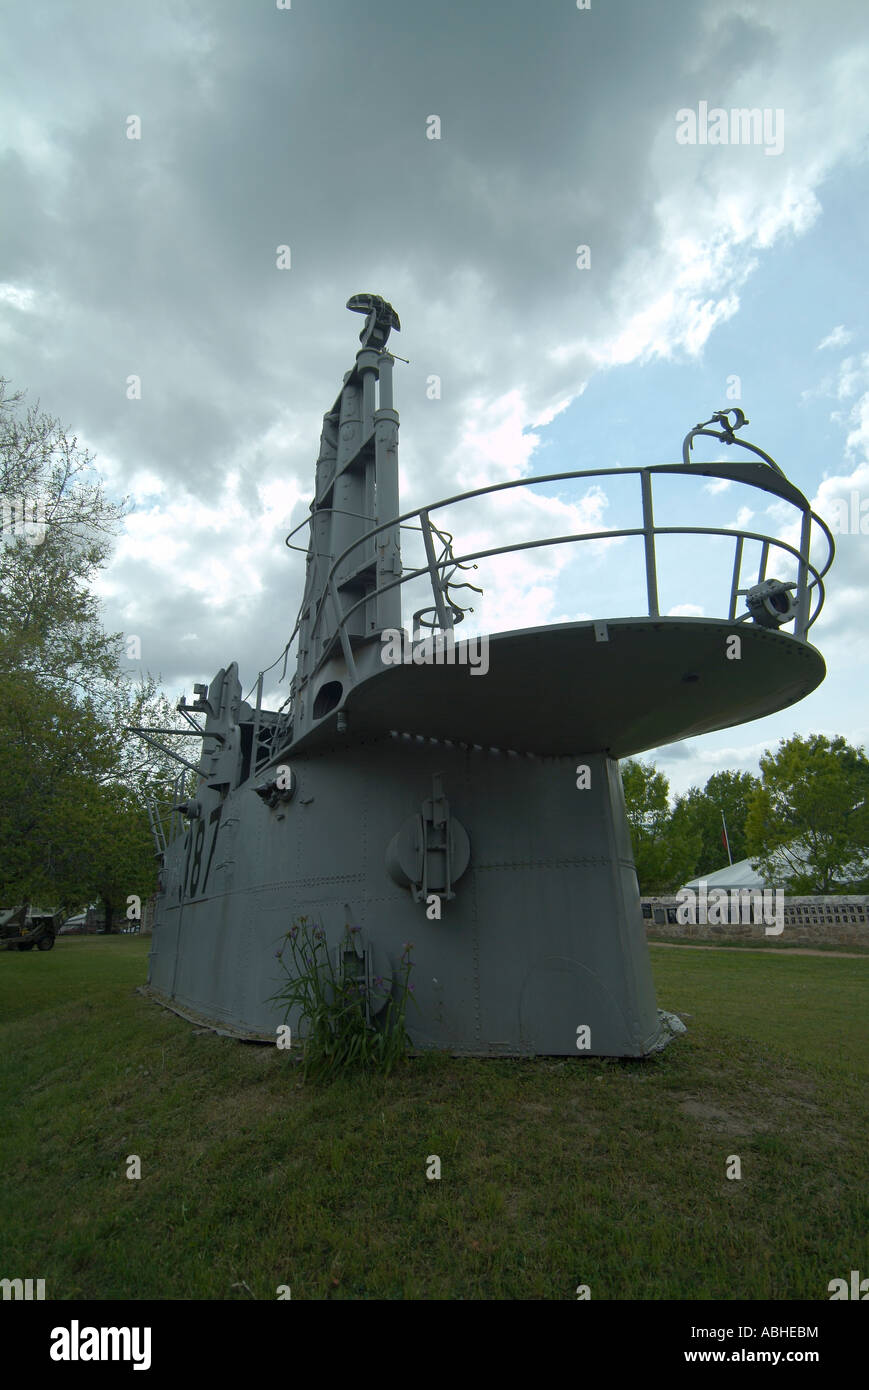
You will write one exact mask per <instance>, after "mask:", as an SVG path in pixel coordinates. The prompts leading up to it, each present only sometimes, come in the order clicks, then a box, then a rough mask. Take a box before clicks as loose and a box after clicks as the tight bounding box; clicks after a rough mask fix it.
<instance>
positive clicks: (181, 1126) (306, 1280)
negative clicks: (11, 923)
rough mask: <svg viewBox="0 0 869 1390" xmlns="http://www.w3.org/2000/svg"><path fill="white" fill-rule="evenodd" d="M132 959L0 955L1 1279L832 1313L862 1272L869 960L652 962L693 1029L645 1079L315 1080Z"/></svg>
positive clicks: (627, 1073)
mask: <svg viewBox="0 0 869 1390" xmlns="http://www.w3.org/2000/svg"><path fill="white" fill-rule="evenodd" d="M148 947H149V941H148V939H137V938H136V937H127V936H119V937H110V938H101V937H80V938H68V939H65V940H64V939H61V940H60V941H58V943H57V945H56V946H55V949H54V950H53V951H51V952H46V953H41V952H36V951H31V952H28V953H17V952H4V953H3V954H2V955H0V1042H2V1053H0V1055H2V1059H3V1060H2V1070H0V1085H2V1115H3V1127H2V1138H0V1152H2V1160H0V1161H2V1174H3V1183H2V1189H0V1193H2V1195H0V1231H2V1255H0V1263H2V1268H0V1277H8V1278H16V1277H17V1278H34V1279H35V1278H44V1279H45V1280H46V1296H47V1297H48V1298H58V1299H73V1298H85V1299H97V1298H109V1299H127V1298H132V1299H135V1298H164V1299H195V1298H205V1299H234V1298H259V1299H274V1298H275V1297H276V1291H277V1288H278V1286H279V1285H283V1284H286V1285H290V1286H291V1289H292V1297H293V1298H294V1299H299V1298H318V1299H322V1298H336V1299H343V1298H386V1299H433V1298H449V1299H495V1298H506V1299H541V1298H547V1299H548V1298H560V1299H573V1298H575V1297H576V1293H575V1290H576V1286H577V1285H579V1284H588V1285H589V1287H590V1291H591V1297H592V1298H593V1299H608V1298H628V1299H695V1298H699V1299H713V1298H722V1299H743V1298H747V1299H758V1298H773V1299H801V1298H805V1299H821V1300H827V1299H828V1298H829V1293H828V1291H827V1285H828V1283H829V1281H830V1280H831V1279H833V1278H838V1277H845V1278H847V1277H848V1272H849V1271H850V1270H851V1269H860V1270H861V1271H862V1272H863V1274H864V1275H865V1274H867V1273H869V1248H867V1240H866V1230H867V1215H869V1211H867V1206H869V1203H867V1162H866V1143H865V1136H866V1121H867V1113H866V1077H867V1071H869V1049H867V1036H866V993H865V986H866V981H867V977H869V962H867V961H865V960H845V959H836V958H834V957H826V958H823V957H805V956H803V957H794V956H790V957H789V956H787V955H785V954H780V955H755V954H747V953H746V954H732V955H731V954H725V953H722V952H704V951H702V950H697V951H672V950H655V949H653V950H652V952H651V954H652V961H653V967H654V971H655V977H656V983H657V989H658V1002H659V1004H660V1005H661V1006H662V1007H665V1008H669V1009H673V1010H677V1011H679V1012H680V1013H683V1014H686V1015H690V1017H688V1018H687V1023H688V1028H689V1032H688V1033H687V1034H686V1035H684V1037H681V1038H679V1039H677V1040H676V1041H675V1042H674V1043H672V1044H671V1046H670V1047H669V1048H668V1049H667V1050H666V1051H665V1052H664V1053H663V1054H661V1055H660V1056H659V1057H657V1058H655V1059H652V1060H650V1061H646V1062H618V1061H602V1060H595V1059H585V1060H583V1059H580V1058H576V1059H574V1058H569V1059H541V1060H537V1061H522V1062H511V1061H505V1060H500V1059H499V1060H493V1061H485V1060H479V1061H477V1060H473V1061H469V1060H460V1059H453V1058H449V1057H442V1056H428V1057H420V1058H415V1059H413V1060H411V1061H410V1062H408V1064H407V1065H406V1066H405V1067H403V1068H402V1069H401V1070H400V1071H399V1073H398V1074H396V1075H393V1076H392V1077H390V1078H389V1079H388V1080H383V1079H381V1078H371V1077H357V1078H353V1079H344V1080H341V1081H339V1082H337V1083H336V1084H335V1085H333V1086H331V1087H327V1088H321V1089H317V1088H314V1087H310V1086H309V1087H303V1086H302V1085H301V1084H300V1081H299V1078H298V1074H297V1071H296V1069H295V1067H294V1065H293V1063H292V1061H291V1060H290V1059H289V1056H288V1054H287V1053H285V1052H279V1051H278V1050H277V1049H276V1048H274V1047H266V1046H256V1045H251V1044H242V1043H237V1042H233V1041H231V1040H230V1039H226V1038H218V1037H215V1036H214V1035H212V1034H210V1033H197V1032H195V1031H194V1029H193V1028H192V1027H191V1026H190V1025H189V1024H187V1023H185V1022H183V1021H182V1020H181V1019H179V1018H177V1017H175V1016H174V1015H172V1014H170V1013H168V1012H166V1011H165V1010H163V1009H160V1008H159V1007H158V1006H157V1005H155V1004H153V1003H151V1002H149V1001H148V1000H146V999H144V998H143V997H142V996H141V995H138V994H136V993H135V992H134V990H135V986H136V985H137V984H140V983H142V982H143V980H144V977H145V969H146V954H147V951H148ZM128 1154H138V1155H139V1156H140V1157H141V1160H142V1177H141V1179H140V1180H138V1181H135V1180H129V1179H128V1178H127V1177H126V1176H125V1173H126V1157H127V1155H128ZM431 1154H437V1155H438V1156H439V1157H440V1159H441V1165H442V1177H441V1179H440V1181H429V1180H427V1179H426V1175H425V1174H426V1160H427V1157H428V1155H431ZM731 1154H737V1155H739V1157H740V1159H741V1164H742V1178H741V1180H740V1181H728V1180H727V1178H726V1177H725V1165H726V1161H727V1158H728V1155H731Z"/></svg>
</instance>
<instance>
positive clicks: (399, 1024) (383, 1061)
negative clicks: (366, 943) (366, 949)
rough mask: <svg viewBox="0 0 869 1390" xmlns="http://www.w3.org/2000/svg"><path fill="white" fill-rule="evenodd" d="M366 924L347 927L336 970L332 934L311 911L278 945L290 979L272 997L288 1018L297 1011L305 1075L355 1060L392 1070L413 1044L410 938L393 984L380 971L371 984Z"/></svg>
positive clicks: (324, 1073) (323, 1074) (326, 1073)
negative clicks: (363, 938)
mask: <svg viewBox="0 0 869 1390" xmlns="http://www.w3.org/2000/svg"><path fill="white" fill-rule="evenodd" d="M360 931H361V928H360V927H351V926H347V927H345V929H344V938H343V940H342V942H341V948H340V951H339V955H340V959H341V965H340V967H339V968H338V969H337V970H336V968H335V965H334V962H333V960H332V957H331V955H330V953H329V948H328V946H327V943H326V933H325V932H324V931H323V928H322V927H319V926H312V925H311V924H310V923H309V922H308V919H307V917H300V918H299V919H298V920H297V921H295V922H294V923H293V925H292V926H291V927H290V930H289V931H288V932H287V933H286V936H285V938H284V944H283V946H282V947H281V949H280V950H279V951H276V952H275V955H276V956H277V957H278V959H279V960H280V962H281V967H282V969H283V970H284V973H285V975H286V977H287V978H286V980H285V981H284V983H283V984H282V986H281V988H280V989H279V990H278V991H277V992H276V993H275V994H273V995H272V996H271V998H272V999H273V1000H275V1001H276V1002H278V1003H280V1004H283V1005H284V1006H285V1012H284V1018H285V1019H288V1018H289V1016H290V1012H291V1011H292V1010H294V1009H295V1010H297V1011H298V1027H299V1034H300V1037H301V1039H302V1044H303V1054H302V1074H303V1076H304V1078H305V1080H308V1078H309V1077H310V1078H312V1079H323V1078H328V1077H332V1076H334V1075H335V1074H336V1073H337V1072H339V1071H345V1070H347V1069H349V1068H351V1067H355V1066H361V1067H366V1068H370V1069H372V1070H375V1071H381V1072H383V1073H384V1075H388V1074H389V1072H390V1071H391V1070H392V1068H393V1067H394V1066H395V1064H396V1062H398V1061H399V1060H400V1059H401V1058H402V1057H404V1055H405V1052H406V1051H407V1048H408V1045H409V1043H410V1038H409V1037H408V1034H407V1030H406V1027H405V1016H406V1013H407V1001H408V997H410V998H412V997H413V985H412V984H411V983H410V972H411V969H412V968H413V963H412V961H411V959H410V952H411V949H412V947H411V945H410V943H408V942H405V945H404V950H403V951H402V956H401V964H400V966H399V969H398V972H397V973H396V976H395V978H394V979H393V981H392V982H391V983H390V986H389V987H387V986H386V984H385V982H384V980H383V978H382V976H380V975H378V976H376V977H375V978H374V980H373V981H371V983H370V984H369V983H368V982H367V980H366V978H365V969H364V960H360V958H359V956H358V955H357V953H356V937H357V935H358V934H359V933H360ZM287 950H289V953H290V957H291V959H290V961H288V960H287V959H286V952H287Z"/></svg>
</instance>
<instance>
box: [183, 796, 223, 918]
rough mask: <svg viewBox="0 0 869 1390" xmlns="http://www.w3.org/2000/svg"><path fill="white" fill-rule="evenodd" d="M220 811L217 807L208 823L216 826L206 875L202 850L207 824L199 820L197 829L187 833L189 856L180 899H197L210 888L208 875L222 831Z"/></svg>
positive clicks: (206, 866) (186, 861)
mask: <svg viewBox="0 0 869 1390" xmlns="http://www.w3.org/2000/svg"><path fill="white" fill-rule="evenodd" d="M220 811H221V808H220V807H219V806H215V808H214V810H213V811H212V812H211V815H210V816H209V817H208V823H209V825H213V826H214V832H213V834H212V836H211V844H210V846H209V849H208V858H207V860H206V861H205V873H204V874H203V873H202V850H203V847H204V845H205V822H204V821H202V820H198V821H197V822H196V829H195V830H188V832H187V854H186V856H185V859H184V877H183V878H182V880H181V886H180V888H179V890H178V897H179V899H181V898H185V897H189V898H197V897H200V896H201V895H203V894H204V893H205V889H206V887H207V886H208V875H209V873H210V872H211V862H212V860H213V859H214V846H215V845H216V844H217V832H218V830H219V829H220ZM200 877H201V879H202V882H201V883H200Z"/></svg>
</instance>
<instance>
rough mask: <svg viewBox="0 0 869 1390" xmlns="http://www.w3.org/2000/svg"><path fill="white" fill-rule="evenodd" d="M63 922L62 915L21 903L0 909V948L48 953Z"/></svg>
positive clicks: (58, 912)
mask: <svg viewBox="0 0 869 1390" xmlns="http://www.w3.org/2000/svg"><path fill="white" fill-rule="evenodd" d="M62 921H63V913H62V912H60V911H57V912H48V911H44V910H42V909H40V908H37V907H30V906H29V904H26V903H22V905H21V906H20V907H11V908H8V909H7V910H6V911H4V910H3V909H0V946H4V947H5V948H6V950H7V951H32V950H33V948H34V946H35V947H36V949H37V950H38V951H50V950H51V948H52V946H53V945H54V938H55V936H56V935H57V931H58V928H59V927H60V924H61V922H62Z"/></svg>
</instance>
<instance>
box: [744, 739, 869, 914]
mask: <svg viewBox="0 0 869 1390" xmlns="http://www.w3.org/2000/svg"><path fill="white" fill-rule="evenodd" d="M760 767H761V774H762V782H761V785H760V787H759V788H758V789H757V790H756V791H755V792H754V794H753V796H752V798H751V802H750V806H749V812H748V817H747V820H746V825H745V833H746V841H747V845H748V851H749V855H750V857H751V859H752V861H753V862H755V863H756V864H757V867H758V869H759V871H760V873H761V875H762V876H763V878H764V881H765V882H766V883H767V884H770V885H772V886H776V885H780V884H781V881H782V877H783V866H784V874H785V875H786V876H787V877H788V879H789V886H790V890H791V892H794V893H836V892H842V891H850V892H865V891H867V883H869V760H867V758H866V755H865V753H864V751H863V749H862V748H855V747H852V746H851V744H849V743H847V742H846V741H845V739H844V738H843V737H842V736H841V735H838V736H836V737H835V738H832V739H830V738H827V737H826V736H825V735H824V734H810V735H809V737H808V738H802V737H800V736H799V735H795V736H794V737H793V738H791V739H788V740H787V741H785V740H782V742H781V743H780V744H779V747H778V749H777V750H776V751H775V752H774V753H771V752H767V753H765V754H764V755H763V757H762V758H761V760H760Z"/></svg>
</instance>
